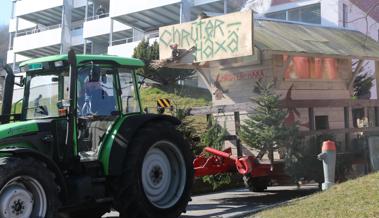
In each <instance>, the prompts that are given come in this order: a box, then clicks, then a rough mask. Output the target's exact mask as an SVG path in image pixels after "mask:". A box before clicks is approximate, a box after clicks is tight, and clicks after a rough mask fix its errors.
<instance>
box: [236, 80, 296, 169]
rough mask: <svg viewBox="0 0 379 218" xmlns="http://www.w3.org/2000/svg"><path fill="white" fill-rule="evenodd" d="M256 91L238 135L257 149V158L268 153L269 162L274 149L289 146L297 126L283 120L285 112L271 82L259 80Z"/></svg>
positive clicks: (272, 157) (294, 137)
mask: <svg viewBox="0 0 379 218" xmlns="http://www.w3.org/2000/svg"><path fill="white" fill-rule="evenodd" d="M256 91H257V92H258V94H259V95H258V97H257V98H256V99H254V100H253V101H254V102H255V103H256V108H255V111H254V113H252V114H250V115H248V119H246V120H245V122H244V124H242V125H241V130H240V137H241V139H242V141H243V142H244V143H245V144H246V145H248V146H250V147H252V148H255V149H257V150H259V154H258V156H257V158H262V156H263V155H264V154H266V153H268V158H269V159H270V162H271V164H273V161H274V151H275V150H278V149H279V148H283V147H285V146H290V145H291V143H292V142H293V141H294V140H295V139H296V137H297V130H298V128H297V126H296V123H295V124H285V123H284V122H283V121H284V119H285V117H286V115H287V112H286V111H284V110H283V109H281V108H280V107H279V95H277V94H275V93H274V92H273V84H272V83H267V82H262V81H259V82H257V86H256Z"/></svg>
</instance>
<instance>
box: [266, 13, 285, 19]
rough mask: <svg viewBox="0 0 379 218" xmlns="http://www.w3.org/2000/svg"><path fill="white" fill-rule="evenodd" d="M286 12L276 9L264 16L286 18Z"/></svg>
mask: <svg viewBox="0 0 379 218" xmlns="http://www.w3.org/2000/svg"><path fill="white" fill-rule="evenodd" d="M286 14H287V12H286V11H278V12H273V13H269V14H266V15H265V16H266V17H267V18H272V19H279V20H286V19H287V15H286Z"/></svg>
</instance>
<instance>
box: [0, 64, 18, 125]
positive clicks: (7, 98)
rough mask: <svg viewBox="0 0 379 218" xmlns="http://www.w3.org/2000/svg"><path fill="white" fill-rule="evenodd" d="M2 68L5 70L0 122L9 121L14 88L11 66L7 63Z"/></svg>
mask: <svg viewBox="0 0 379 218" xmlns="http://www.w3.org/2000/svg"><path fill="white" fill-rule="evenodd" d="M4 70H5V71H6V73H7V74H6V75H5V76H4V77H5V79H4V83H3V90H2V91H3V93H2V95H3V106H2V108H1V115H2V116H1V118H0V122H1V123H2V124H4V123H9V122H10V114H11V110H12V99H13V88H14V78H15V76H14V74H13V70H12V68H10V67H9V66H8V65H5V66H4Z"/></svg>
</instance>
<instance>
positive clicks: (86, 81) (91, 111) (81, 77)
mask: <svg viewBox="0 0 379 218" xmlns="http://www.w3.org/2000/svg"><path fill="white" fill-rule="evenodd" d="M113 78H114V70H113V69H112V68H104V67H101V66H99V65H87V66H83V67H80V68H79V70H78V83H77V85H78V115H79V116H88V115H100V116H107V115H108V116H109V115H112V114H113V112H115V111H118V109H117V104H116V102H117V101H116V95H115V91H114V87H115V86H114V80H113Z"/></svg>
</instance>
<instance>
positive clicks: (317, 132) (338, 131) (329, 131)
mask: <svg viewBox="0 0 379 218" xmlns="http://www.w3.org/2000/svg"><path fill="white" fill-rule="evenodd" d="M357 132H363V133H376V134H378V135H379V127H366V128H350V129H348V128H345V129H323V130H311V131H301V132H300V133H301V135H304V136H309V135H322V134H343V133H357Z"/></svg>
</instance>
